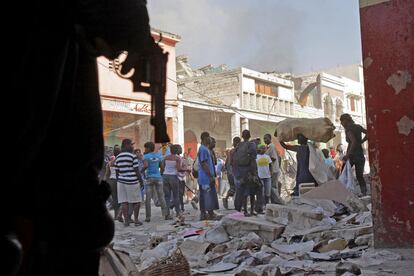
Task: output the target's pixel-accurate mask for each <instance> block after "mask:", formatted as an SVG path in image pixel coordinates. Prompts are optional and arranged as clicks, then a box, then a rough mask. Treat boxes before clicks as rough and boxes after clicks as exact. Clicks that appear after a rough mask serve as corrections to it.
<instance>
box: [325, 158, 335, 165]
mask: <svg viewBox="0 0 414 276" xmlns="http://www.w3.org/2000/svg"><path fill="white" fill-rule="evenodd" d="M324 161H325V165H326V166H328V167H335V164H334V161H333V160H332V159H331V158H325V159H324Z"/></svg>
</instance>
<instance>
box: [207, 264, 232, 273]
mask: <svg viewBox="0 0 414 276" xmlns="http://www.w3.org/2000/svg"><path fill="white" fill-rule="evenodd" d="M236 267H237V264H233V263H225V262H219V263H217V264H215V265H212V266H209V267H206V268H201V269H200V270H201V271H203V272H206V273H218V272H225V271H230V270H232V269H234V268H236Z"/></svg>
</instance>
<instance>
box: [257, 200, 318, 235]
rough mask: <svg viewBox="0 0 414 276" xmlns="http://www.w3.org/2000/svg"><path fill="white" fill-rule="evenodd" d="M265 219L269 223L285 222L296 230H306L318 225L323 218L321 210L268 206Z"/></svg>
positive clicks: (276, 205) (277, 205)
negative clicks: (283, 220)
mask: <svg viewBox="0 0 414 276" xmlns="http://www.w3.org/2000/svg"><path fill="white" fill-rule="evenodd" d="M265 218H266V219H267V220H268V221H271V222H275V223H277V222H279V221H280V219H281V218H282V219H285V220H287V223H288V225H289V226H291V227H294V228H296V229H307V228H311V227H314V226H317V225H320V223H321V221H322V219H323V218H324V214H323V210H322V211H320V210H318V211H314V210H307V209H305V208H300V207H296V206H288V205H279V204H268V205H266V214H265Z"/></svg>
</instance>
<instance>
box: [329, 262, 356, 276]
mask: <svg viewBox="0 0 414 276" xmlns="http://www.w3.org/2000/svg"><path fill="white" fill-rule="evenodd" d="M335 272H336V275H344V273H346V272H348V273H351V275H361V269H360V268H359V267H358V266H357V265H356V264H353V263H350V262H339V263H338V264H337V266H336V270H335Z"/></svg>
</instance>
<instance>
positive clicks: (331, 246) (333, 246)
mask: <svg viewBox="0 0 414 276" xmlns="http://www.w3.org/2000/svg"><path fill="white" fill-rule="evenodd" d="M347 245H348V242H347V241H346V240H344V239H333V240H330V241H328V242H327V243H326V244H324V245H322V246H320V247H319V248H318V249H316V250H317V251H318V252H319V253H325V252H328V251H332V250H338V251H341V250H343V249H345V248H346V246H347Z"/></svg>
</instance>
